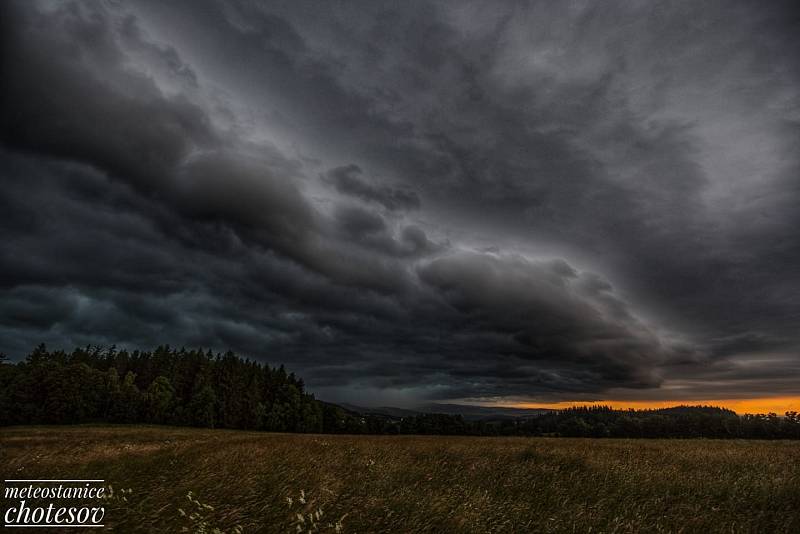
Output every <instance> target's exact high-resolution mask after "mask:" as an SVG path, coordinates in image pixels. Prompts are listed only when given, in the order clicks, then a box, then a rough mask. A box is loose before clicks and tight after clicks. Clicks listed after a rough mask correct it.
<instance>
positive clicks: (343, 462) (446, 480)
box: [0, 426, 800, 533]
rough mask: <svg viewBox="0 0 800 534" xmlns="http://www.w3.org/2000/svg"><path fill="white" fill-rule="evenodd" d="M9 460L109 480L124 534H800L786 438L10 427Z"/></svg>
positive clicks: (1, 461)
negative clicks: (185, 531) (599, 437)
mask: <svg viewBox="0 0 800 534" xmlns="http://www.w3.org/2000/svg"><path fill="white" fill-rule="evenodd" d="M0 470H2V474H3V475H4V478H102V479H105V480H106V484H108V485H111V486H112V488H114V490H115V496H114V498H113V499H111V500H110V501H109V502H108V505H107V513H106V525H108V526H109V527H112V528H114V529H115V530H116V531H118V532H131V531H142V532H176V531H180V530H181V529H182V528H186V529H188V530H189V531H203V530H204V529H205V531H208V532H212V531H213V529H215V528H217V529H220V531H224V532H232V531H238V530H241V531H243V532H297V531H298V527H299V528H300V530H301V531H302V532H309V531H311V532H328V531H330V532H335V531H337V530H338V531H341V532H454V533H456V532H457V533H461V532H467V533H468V532H504V533H505V532H580V533H584V532H758V533H768V532H786V533H797V532H800V443H798V442H787V441H783V442H766V441H765V442H756V441H711V440H671V441H666V440H665V441H661V440H658V441H656V440H612V439H605V440H593V439H566V438H478V437H417V436H334V435H300V434H267V433H254V432H241V431H224V430H201V429H183V428H160V427H142V426H119V427H110V426H104V427H16V428H6V429H1V430H0ZM123 489H125V490H126V491H125V492H124V493H122V492H120V490H123ZM128 489H130V492H128V491H127V490H128ZM190 492H191V498H188V497H187V495H188V494H189V493H190Z"/></svg>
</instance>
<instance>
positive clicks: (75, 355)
mask: <svg viewBox="0 0 800 534" xmlns="http://www.w3.org/2000/svg"><path fill="white" fill-rule="evenodd" d="M78 423H145V424H166V425H179V426H196V427H207V428H231V429H243V430H266V431H274V432H315V433H348V434H442V435H484V436H492V435H503V436H570V437H598V438H599V437H622V438H696V437H705V438H749V439H800V414H798V413H797V412H787V413H786V414H785V415H784V416H783V417H779V416H778V415H777V414H774V413H771V414H757V415H744V416H739V415H737V414H736V413H734V412H733V411H731V410H726V409H723V408H717V407H711V406H703V407H689V406H679V407H675V408H666V409H658V410H614V409H611V408H609V407H604V406H599V407H598V406H595V407H578V408H569V409H566V410H559V411H551V412H545V413H543V414H540V415H536V416H530V417H518V418H507V419H500V420H484V421H466V420H465V419H464V418H463V417H461V416H460V415H449V414H430V413H426V414H416V415H410V416H405V417H394V416H390V415H384V414H374V413H368V414H359V413H355V412H352V411H349V410H346V409H344V408H342V407H340V406H337V405H335V404H330V403H326V402H322V401H319V400H317V399H315V398H314V396H313V395H311V394H309V393H307V392H306V391H305V384H304V382H303V380H302V379H301V378H299V377H297V376H296V375H295V374H294V373H287V372H286V370H285V369H284V367H283V366H280V367H270V366H269V365H266V364H263V363H259V362H256V361H252V360H249V359H244V358H240V357H238V356H236V355H235V354H234V353H233V352H226V353H224V354H223V353H213V352H211V351H203V350H187V349H184V348H181V349H176V348H172V347H169V346H161V347H158V348H156V349H155V350H153V351H138V350H137V351H126V350H117V349H116V348H114V347H111V348H107V349H103V348H100V347H85V348H76V349H75V350H73V351H71V352H66V351H62V350H56V351H49V350H48V349H47V348H46V346H44V345H40V346H38V347H37V348H36V349H34V350H33V351H32V352H31V353H30V354H29V355H28V356H27V357H26V358H25V359H24V360H23V361H21V362H18V363H13V364H12V363H9V362H8V361H7V359H6V358H4V357H2V355H0V425H22V424H78Z"/></svg>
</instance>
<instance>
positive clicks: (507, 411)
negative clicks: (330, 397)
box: [339, 403, 554, 421]
mask: <svg viewBox="0 0 800 534" xmlns="http://www.w3.org/2000/svg"><path fill="white" fill-rule="evenodd" d="M339 406H341V407H342V408H345V409H346V410H349V411H351V412H356V413H359V414H361V415H383V416H388V417H393V418H402V417H412V416H415V415H420V414H426V413H427V414H445V415H460V416H462V417H463V418H464V419H465V420H467V421H488V420H492V421H496V420H503V419H519V418H526V417H535V416H538V415H542V414H544V413H549V412H552V411H554V410H550V409H547V408H504V407H497V406H475V405H467V404H443V403H442V404H440V403H431V404H426V405H423V406H420V407H418V408H417V409H415V410H411V409H407V408H394V407H391V406H378V407H365V406H357V405H354V404H346V403H340V404H339Z"/></svg>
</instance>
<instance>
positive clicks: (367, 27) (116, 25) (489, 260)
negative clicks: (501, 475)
mask: <svg viewBox="0 0 800 534" xmlns="http://www.w3.org/2000/svg"><path fill="white" fill-rule="evenodd" d="M2 10H3V13H2V26H3V27H2V39H3V41H4V42H3V47H2V54H3V56H2V73H1V74H2V75H1V76H0V80H1V81H0V92H1V94H0V96H1V97H2V98H1V100H0V107H2V116H1V117H0V120H1V121H2V123H1V125H0V132H1V135H2V150H0V179H1V180H2V183H1V185H2V187H0V243H1V244H0V351H2V352H5V353H6V354H8V355H9V356H10V357H12V359H20V358H23V357H24V356H25V355H26V354H27V353H28V352H29V351H30V349H31V348H32V347H33V346H35V345H36V344H38V343H40V342H46V343H47V344H48V346H50V347H51V348H71V347H73V346H75V345H84V344H89V343H91V344H101V345H105V346H109V345H112V344H116V345H117V346H120V347H129V348H153V347H154V346H156V345H158V344H164V343H169V344H171V345H174V346H187V347H211V348H213V349H216V350H227V349H229V348H230V349H233V350H235V351H237V352H238V353H240V354H241V355H246V356H250V357H253V358H258V359H260V360H262V361H267V362H270V363H273V364H280V363H285V364H286V366H287V367H288V368H289V369H291V370H294V371H296V372H297V373H298V374H300V375H301V376H302V377H304V378H305V380H306V382H307V384H308V386H309V388H310V390H311V391H312V392H314V393H316V394H317V395H318V397H321V398H323V399H327V400H334V401H349V402H355V403H359V404H393V405H405V406H410V405H414V404H417V403H422V402H429V401H436V400H445V399H447V400H453V399H462V400H463V399H467V400H469V401H476V400H480V401H536V402H555V401H567V400H593V399H609V398H614V399H637V400H644V399H665V400H680V399H713V398H737V397H764V396H787V395H800V231H798V228H800V18H798V14H799V12H800V10H799V9H798V5H797V3H796V2H792V1H787V2H778V1H774V2H758V1H755V0H753V1H749V2H737V1H733V0H724V1H706V2H695V1H689V0H686V1H677V2H630V1H619V2H609V1H602V2H601V1H595V2H573V1H547V2H494V1H492V2H477V3H473V2H436V3H424V2H386V3H379V2H373V1H368V2H367V1H365V2H347V3H340V2H316V1H315V2H310V1H309V2H297V1H295V0H292V1H288V2H285V3H284V2H222V1H205V0H201V1H198V0H191V1H188V0H187V1H185V2H179V1H175V2H161V1H152V2H150V1H141V2H121V1H120V2H117V1H111V0H109V1H106V2H86V3H80V2H64V1H58V2H55V1H53V2H33V1H18V2H13V1H11V2H3V6H2Z"/></svg>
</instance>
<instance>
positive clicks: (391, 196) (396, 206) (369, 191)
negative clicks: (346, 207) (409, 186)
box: [326, 165, 419, 210]
mask: <svg viewBox="0 0 800 534" xmlns="http://www.w3.org/2000/svg"><path fill="white" fill-rule="evenodd" d="M361 175H362V171H361V169H360V168H359V167H358V166H357V165H347V166H345V167H337V168H335V169H331V170H330V171H328V173H327V176H326V178H327V180H328V181H330V183H332V184H333V185H334V187H336V190H337V191H339V192H340V193H344V194H346V195H353V196H356V197H359V198H361V199H363V200H366V201H371V202H377V203H378V204H380V205H382V206H383V207H384V208H386V209H388V210H400V209H405V210H410V209H417V208H419V197H418V196H417V195H416V193H414V192H413V191H403V190H401V189H393V188H391V187H386V186H376V185H373V184H370V183H368V182H366V181H365V180H364V179H362V177H361Z"/></svg>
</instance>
